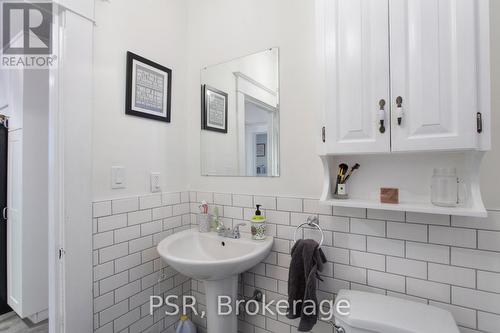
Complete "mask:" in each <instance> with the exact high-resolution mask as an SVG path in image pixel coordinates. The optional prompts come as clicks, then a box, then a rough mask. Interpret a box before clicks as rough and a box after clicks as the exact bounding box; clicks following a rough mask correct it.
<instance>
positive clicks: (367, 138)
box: [318, 0, 490, 155]
mask: <svg viewBox="0 0 500 333" xmlns="http://www.w3.org/2000/svg"><path fill="white" fill-rule="evenodd" d="M318 1H319V3H320V4H321V5H322V6H323V8H324V10H323V14H322V16H321V17H320V20H323V19H324V24H323V31H322V32H321V33H320V35H319V36H321V38H322V39H324V41H323V42H324V47H323V49H324V59H325V70H324V72H325V98H326V101H325V115H324V117H323V119H324V124H323V125H324V126H325V133H326V135H325V138H324V139H325V140H324V141H325V144H324V147H323V152H325V153H327V154H336V155H339V154H356V153H379V152H390V151H394V152H409V151H434V150H487V149H489V147H490V126H489V119H490V101H489V99H490V91H489V89H490V88H489V85H490V82H489V41H488V39H489V32H488V29H489V28H488V26H489V17H488V15H489V12H488V6H489V3H488V0H439V1H437V0H387V1H385V0H379V1H373V0H354V1H353V0H335V1H323V0H318ZM323 15H324V17H323ZM381 100H384V101H385V102H386V103H385V106H384V108H383V110H381V108H380V107H379V102H380V101H381ZM478 118H480V120H481V121H479V120H478ZM380 119H384V126H385V132H384V133H382V132H381V131H380V122H379V120H380Z"/></svg>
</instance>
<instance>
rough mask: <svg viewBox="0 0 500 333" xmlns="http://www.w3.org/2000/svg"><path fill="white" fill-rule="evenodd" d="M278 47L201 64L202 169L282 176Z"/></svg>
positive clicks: (206, 173)
mask: <svg viewBox="0 0 500 333" xmlns="http://www.w3.org/2000/svg"><path fill="white" fill-rule="evenodd" d="M279 120H280V107H279V51H278V48H271V49H267V50H265V51H262V52H258V53H255V54H251V55H248V56H244V57H241V58H238V59H234V60H231V61H228V62H225V63H221V64H218V65H213V66H208V67H205V68H203V69H202V70H201V123H202V124H201V174H202V175H204V176H249V177H277V176H279V150H280V149H279V148H280V147H279V138H280V133H279Z"/></svg>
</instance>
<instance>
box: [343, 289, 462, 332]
mask: <svg viewBox="0 0 500 333" xmlns="http://www.w3.org/2000/svg"><path fill="white" fill-rule="evenodd" d="M335 322H336V324H337V325H338V326H340V327H342V328H343V329H344V331H345V333H368V332H377V333H459V330H458V327H457V325H456V323H455V320H454V319H453V317H452V315H451V313H450V312H448V311H446V310H443V309H440V308H437V307H434V306H431V305H427V304H422V303H417V302H412V301H408V300H405V299H400V298H395V297H390V296H385V295H379V294H373V293H368V292H363V291H356V290H340V291H339V293H338V294H337V298H336V299H335Z"/></svg>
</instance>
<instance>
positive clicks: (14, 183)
mask: <svg viewBox="0 0 500 333" xmlns="http://www.w3.org/2000/svg"><path fill="white" fill-rule="evenodd" d="M22 156H23V147H22V130H20V129H19V130H16V131H11V132H9V145H8V159H7V163H8V167H7V207H8V211H7V214H8V215H7V297H8V299H7V303H8V304H9V305H10V307H11V308H12V309H13V310H14V311H15V312H16V313H18V314H22V313H23V303H22V300H23V295H22V283H23V269H22V265H23V257H22V255H23V251H22V246H23V228H22V221H23V220H22V211H23V202H22V195H23V179H22V172H23V167H22V165H23V157H22Z"/></svg>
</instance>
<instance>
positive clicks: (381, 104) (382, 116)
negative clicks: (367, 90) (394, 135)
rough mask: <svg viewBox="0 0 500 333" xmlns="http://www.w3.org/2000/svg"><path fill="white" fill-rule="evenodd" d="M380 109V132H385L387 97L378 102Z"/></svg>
mask: <svg viewBox="0 0 500 333" xmlns="http://www.w3.org/2000/svg"><path fill="white" fill-rule="evenodd" d="M378 106H379V110H378V121H379V123H380V127H379V128H378V130H379V131H380V133H382V134H383V133H385V99H381V100H380V101H379V102H378Z"/></svg>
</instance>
